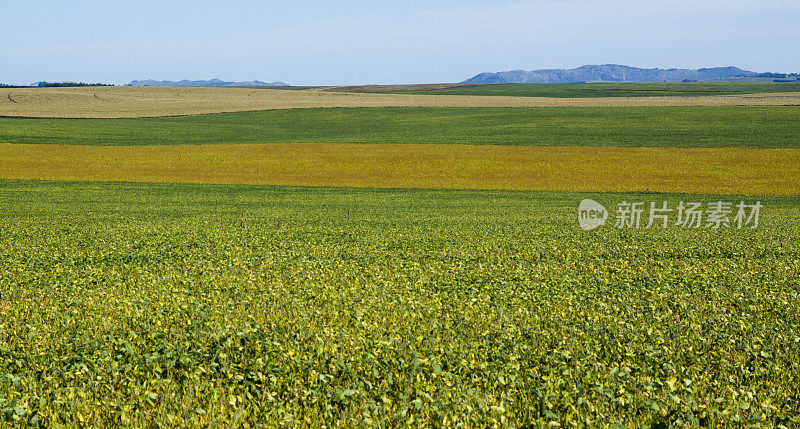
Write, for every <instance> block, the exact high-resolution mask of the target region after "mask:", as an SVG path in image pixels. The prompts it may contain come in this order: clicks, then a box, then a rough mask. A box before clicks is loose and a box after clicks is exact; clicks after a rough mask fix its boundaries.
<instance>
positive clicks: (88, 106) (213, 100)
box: [0, 87, 800, 118]
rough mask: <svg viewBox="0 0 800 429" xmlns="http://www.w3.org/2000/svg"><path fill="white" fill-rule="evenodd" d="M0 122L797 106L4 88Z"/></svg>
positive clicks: (774, 96) (714, 100) (779, 98)
mask: <svg viewBox="0 0 800 429" xmlns="http://www.w3.org/2000/svg"><path fill="white" fill-rule="evenodd" d="M0 94H2V95H0V116H13V117H36V118H133V117H157V116H178V115H198V114H207V113H223V112H240V111H250V110H269V109H292V108H311V107H558V106H573V107H622V106H740V105H741V106H745V105H747V106H755V105H759V106H760V105H800V93H799V92H793V93H769V94H751V95H719V96H698V97H632V98H622V97H608V98H540V97H535V98H534V97H502V96H465V95H415V94H366V93H340V92H328V91H320V90H313V89H312V90H300V91H287V90H276V89H255V88H204V87H89V88H8V89H3V90H2V92H0Z"/></svg>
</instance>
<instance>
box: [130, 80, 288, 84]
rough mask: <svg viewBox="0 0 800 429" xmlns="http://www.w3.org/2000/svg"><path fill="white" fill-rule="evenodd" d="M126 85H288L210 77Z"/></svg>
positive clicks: (143, 81)
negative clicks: (208, 78)
mask: <svg viewBox="0 0 800 429" xmlns="http://www.w3.org/2000/svg"><path fill="white" fill-rule="evenodd" d="M128 86H289V84H287V83H284V82H270V83H267V82H261V81H258V80H250V81H246V82H225V81H224V80H219V79H211V80H186V79H184V80H181V81H173V80H151V79H148V80H134V81H133V82H131V83H129V84H128Z"/></svg>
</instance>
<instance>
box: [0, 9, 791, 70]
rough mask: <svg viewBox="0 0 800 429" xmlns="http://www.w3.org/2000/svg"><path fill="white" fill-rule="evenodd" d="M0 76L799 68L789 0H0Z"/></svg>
mask: <svg viewBox="0 0 800 429" xmlns="http://www.w3.org/2000/svg"><path fill="white" fill-rule="evenodd" d="M0 10H1V11H2V12H3V13H2V16H3V20H2V21H3V23H2V25H1V26H0V82H2V83H13V84H29V83H32V82H34V81H40V80H48V81H84V82H89V81H91V82H108V83H117V84H120V83H127V82H129V81H131V80H133V79H159V80H161V79H169V80H179V79H184V78H186V79H209V78H212V77H216V78H220V79H223V80H236V81H239V80H262V81H276V80H282V81H285V82H288V83H290V84H295V85H313V84H361V83H416V82H456V81H462V80H464V79H467V78H469V77H471V76H473V75H475V74H477V73H479V72H484V71H502V70H516V69H523V70H532V69H538V68H571V67H577V66H580V65H583V64H603V63H617V64H626V65H631V66H637V67H681V68H684V67H685V68H698V67H711V66H727V65H735V66H739V67H742V68H746V69H750V70H754V71H776V72H800V1H797V0H771V1H769V2H765V1H763V2H762V1H760V0H747V1H740V0H726V1H722V0H691V1H690V0H669V1H663V0H662V1H649V0H534V1H502V0H495V1H475V0H458V1H456V0H426V1H418V0H405V1H402V2H382V1H380V0H374V1H356V0H338V1H307V2H292V1H286V0H283V1H280V2H263V1H250V0H228V1H216V2H210V1H186V0H178V1H168V0H161V1H147V0H146V1H136V2H117V1H110V2H109V1H90V0H73V1H68V2H67V1H63V0H59V1H48V0H45V1H37V2H22V1H18V0H0Z"/></svg>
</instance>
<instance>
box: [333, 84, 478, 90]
mask: <svg viewBox="0 0 800 429" xmlns="http://www.w3.org/2000/svg"><path fill="white" fill-rule="evenodd" d="M480 85H488V84H485V83H417V84H408V85H352V86H326V87H319V88H317V89H319V90H321V91H330V92H400V91H430V90H434V89H449V88H460V87H464V86H480Z"/></svg>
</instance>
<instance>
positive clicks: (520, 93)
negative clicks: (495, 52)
mask: <svg viewBox="0 0 800 429" xmlns="http://www.w3.org/2000/svg"><path fill="white" fill-rule="evenodd" d="M797 91H800V82H785V83H774V82H769V83H751V82H674V83H561V84H535V83H534V84H513V83H512V84H491V85H470V86H466V85H462V86H458V87H450V88H434V89H423V90H420V91H413V92H409V91H401V92H408V93H416V94H431V95H493V96H514V97H559V98H585V97H663V96H712V95H733V94H758V93H762V94H764V93H775V92H797Z"/></svg>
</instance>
